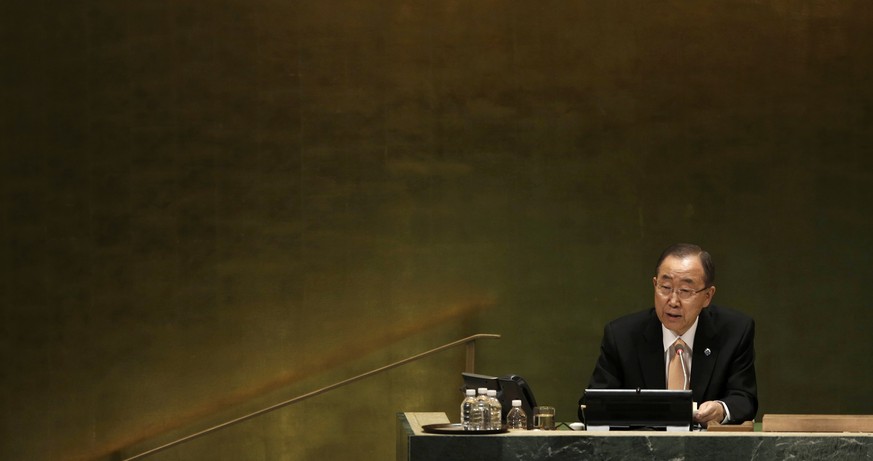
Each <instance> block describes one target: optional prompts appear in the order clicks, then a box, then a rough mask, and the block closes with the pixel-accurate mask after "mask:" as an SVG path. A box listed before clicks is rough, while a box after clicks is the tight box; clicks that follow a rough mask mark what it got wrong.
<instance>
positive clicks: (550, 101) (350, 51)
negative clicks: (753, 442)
mask: <svg viewBox="0 0 873 461" xmlns="http://www.w3.org/2000/svg"><path fill="white" fill-rule="evenodd" d="M0 11H2V13H0V21H2V40H0V50H2V58H3V63H4V64H3V69H4V70H3V72H2V73H0V75H2V77H0V78H2V86H0V95H2V111H0V114H2V136H0V152H2V170H0V175H2V176H0V183H2V185H0V191H2V201H0V204H2V208H0V212H2V214H0V219H2V224H0V241H2V242H3V243H2V245H0V255H2V259H0V264H2V265H0V268H2V281H3V303H2V324H0V325H2V326H0V354H2V356H0V357H2V360H3V361H2V364H3V367H2V368H3V371H2V381H0V384H2V399H3V400H2V404H3V406H2V408H3V416H2V426H0V428H2V434H0V458H2V459H15V460H17V459H22V460H23V459H28V460H56V459H69V460H97V459H108V458H109V457H110V456H112V454H113V453H115V454H116V456H117V455H121V456H130V455H133V454H136V453H138V452H140V451H142V450H145V449H147V448H150V447H153V446H156V445H159V444H161V443H165V442H168V441H170V440H172V439H173V438H175V437H180V436H183V435H186V434H190V433H192V432H194V431H196V430H198V429H202V428H204V427H207V426H209V425H211V424H215V423H218V422H221V421H223V420H227V419H230V418H234V417H237V416H240V415H242V414H245V413H247V412H249V411H253V410H256V409H258V408H261V407H264V406H267V405H270V404H272V403H275V402H278V401H281V400H283V399H286V398H290V397H293V396H295V395H298V394H302V393H304V392H307V391H310V390H313V389H315V388H318V387H320V386H324V385H327V384H330V383H332V382H335V381H338V380H341V379H345V378H347V377H350V376H352V375H354V374H357V373H361V372H364V371H367V370H369V369H371V368H375V367H379V366H382V365H384V364H387V363H389V362H392V361H394V360H399V359H402V358H404V357H406V356H409V355H412V354H415V353H418V352H421V351H424V350H426V349H429V348H431V347H435V346H438V345H440V344H443V343H446V342H449V341H453V340H455V339H459V338H461V337H464V336H466V335H469V334H473V333H478V332H486V333H499V334H502V335H503V339H501V340H499V341H492V342H487V343H484V344H482V345H481V347H480V353H479V357H478V358H479V361H478V365H479V367H478V371H481V372H484V373H489V374H506V373H518V374H521V375H523V376H525V377H526V378H527V379H528V381H529V382H530V383H531V385H532V386H533V389H534V391H535V393H536V396H537V398H538V400H539V401H540V402H542V403H549V404H553V405H555V406H556V407H557V408H558V416H559V418H558V419H560V420H571V419H572V418H573V417H574V414H575V411H574V407H575V401H576V399H577V398H578V396H579V394H580V392H581V390H582V389H583V388H584V385H585V383H586V382H587V379H588V376H589V373H590V371H591V369H592V367H593V362H594V359H595V357H596V354H597V346H598V342H599V339H600V333H601V328H602V325H603V323H604V322H605V321H607V320H608V319H610V318H612V317H615V316H617V315H620V314H623V313H626V312H631V311H635V310H638V309H642V308H646V307H648V306H649V305H650V303H651V296H652V295H651V288H650V286H651V285H650V281H649V280H650V276H651V273H652V271H653V267H652V265H653V263H654V259H655V258H656V257H657V254H658V253H659V252H660V250H661V249H662V248H663V247H665V246H666V245H667V244H669V243H673V242H676V241H694V242H697V243H700V244H701V245H703V246H705V247H707V248H708V249H710V251H711V252H712V253H713V254H714V257H715V258H716V263H717V265H718V269H719V276H718V277H719V278H718V284H717V285H718V288H719V290H718V294H717V296H716V302H717V303H722V304H726V305H730V306H733V307H736V308H739V309H741V310H744V311H745V312H747V313H749V314H751V315H753V316H754V317H755V318H756V319H757V320H758V342H757V346H758V365H759V386H760V398H761V412H760V413H759V418H760V416H761V415H762V414H763V413H767V412H770V413H772V412H798V413H815V412H833V413H873V402H871V401H870V399H869V398H868V396H867V394H868V390H869V388H870V382H871V380H873V371H871V370H873V367H871V364H870V357H871V356H873V341H870V339H869V331H870V329H871V327H873V318H871V317H873V315H871V313H870V309H869V308H868V307H867V306H866V304H867V296H865V295H866V287H867V286H868V285H869V280H870V279H871V277H873V218H871V215H873V213H871V212H873V205H871V203H873V181H871V180H873V156H871V153H873V152H871V148H873V128H871V127H873V85H871V83H870V82H871V78H873V27H871V26H873V7H871V3H869V2H865V1H842V2H824V1H816V0H800V1H783V0H769V1H751V0H749V1H740V0H727V1H719V2H673V1H615V0H584V1H575V2H567V1H542V2H524V1H493V0H479V1H454V0H433V1H417V0H388V1H380V2H362V1H358V0H347V1H338V0H323V1H316V0H297V1H294V0H289V1H268V0H246V1H242V0H225V1H221V2H218V1H190V0H181V1H166V0H165V1H148V2H134V1H98V0H85V1H80V2H63V1H42V2H33V1H28V2H25V1H13V2H6V4H4V6H3V7H0ZM820 362H822V363H820ZM463 365H464V358H463V350H461V349H459V350H456V351H450V352H444V353H442V354H439V355H435V356H432V357H430V358H427V359H425V360H423V361H421V362H417V363H415V364H412V365H407V366H405V367H401V368H397V369H394V370H392V371H389V372H387V373H385V374H382V375H379V376H378V377H375V378H372V379H370V380H367V381H363V382H359V383H356V384H353V385H351V386H349V387H347V388H344V389H342V390H339V391H336V392H333V393H330V394H325V395H322V396H319V397H315V398H313V399H311V400H308V401H306V402H304V403H301V404H298V405H295V406H292V407H287V408H284V409H281V410H277V411H275V412H273V413H270V414H268V415H266V416H263V417H261V418H258V419H255V420H252V421H249V422H246V423H243V424H240V425H238V426H234V427H232V428H229V429H226V430H223V431H220V432H217V433H215V434H212V435H209V436H207V437H203V438H200V439H197V440H194V441H192V442H189V443H186V444H184V445H181V446H179V447H176V448H172V449H170V450H167V451H164V452H162V453H159V454H156V455H154V456H152V457H150V458H149V459H154V460H156V461H158V460H191V459H204V460H205V459H209V460H298V459H299V460H304V459H374V460H375V459H392V458H393V457H394V430H395V429H394V424H395V417H394V415H395V412H397V411H404V410H406V411H446V412H448V413H449V415H450V416H451V417H452V418H453V419H454V418H457V416H456V414H455V412H456V409H457V404H458V402H459V401H460V400H459V397H460V394H459V393H458V392H457V388H458V386H459V385H460V376H459V372H460V371H461V369H462V368H463Z"/></svg>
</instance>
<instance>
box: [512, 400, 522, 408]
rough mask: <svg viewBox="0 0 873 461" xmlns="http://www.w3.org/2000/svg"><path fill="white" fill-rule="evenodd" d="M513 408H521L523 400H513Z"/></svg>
mask: <svg viewBox="0 0 873 461" xmlns="http://www.w3.org/2000/svg"><path fill="white" fill-rule="evenodd" d="M512 406H514V407H520V406H521V400H513V401H512Z"/></svg>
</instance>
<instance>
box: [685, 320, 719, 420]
mask: <svg viewBox="0 0 873 461" xmlns="http://www.w3.org/2000/svg"><path fill="white" fill-rule="evenodd" d="M698 319H699V321H698V322H697V333H696V334H695V336H694V354H693V357H692V362H691V390H692V392H691V394H692V397H693V398H694V401H695V402H698V403H703V396H704V394H705V392H706V388H707V387H708V386H709V381H710V378H712V372H713V370H714V369H715V362H716V358H718V347H717V345H718V344H717V338H718V335H717V332H716V331H715V325H713V324H712V319H711V316H710V315H709V308H705V309H703V310H702V311H701V312H700V316H699V317H698ZM706 351H709V354H707V353H706Z"/></svg>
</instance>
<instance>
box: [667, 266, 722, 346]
mask: <svg viewBox="0 0 873 461" xmlns="http://www.w3.org/2000/svg"><path fill="white" fill-rule="evenodd" d="M704 280H705V278H704V273H703V265H702V264H701V263H700V258H699V257H698V256H689V257H687V258H677V257H675V256H668V257H666V258H665V259H664V261H663V262H661V266H660V267H658V275H656V276H655V277H654V278H653V279H652V281H653V282H654V285H655V312H656V313H657V314H658V319H660V320H661V323H662V324H663V325H664V326H665V327H667V329H668V330H672V331H673V332H674V333H676V334H677V335H683V334H685V332H686V331H688V329H689V328H691V325H693V324H694V321H695V320H697V315H698V314H700V311H702V310H703V308H704V307H706V306H709V303H710V302H711V301H712V297H713V296H715V287H714V286H711V287H709V288H706V289H703V288H704V287H705V286H706V283H705V282H704ZM671 290H672V291H671ZM698 290H702V291H699V292H698ZM683 297H685V299H682V298H683Z"/></svg>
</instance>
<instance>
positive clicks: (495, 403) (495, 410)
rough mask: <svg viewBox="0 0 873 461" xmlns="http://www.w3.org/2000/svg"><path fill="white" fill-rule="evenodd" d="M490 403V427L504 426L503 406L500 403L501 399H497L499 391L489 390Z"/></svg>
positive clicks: (498, 427)
mask: <svg viewBox="0 0 873 461" xmlns="http://www.w3.org/2000/svg"><path fill="white" fill-rule="evenodd" d="M488 405H490V406H491V418H489V421H488V429H500V428H502V427H503V421H502V417H503V414H502V412H503V408H502V407H501V405H500V400H497V391H495V390H493V389H492V390H489V391H488Z"/></svg>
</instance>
